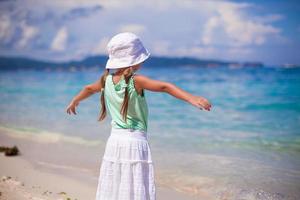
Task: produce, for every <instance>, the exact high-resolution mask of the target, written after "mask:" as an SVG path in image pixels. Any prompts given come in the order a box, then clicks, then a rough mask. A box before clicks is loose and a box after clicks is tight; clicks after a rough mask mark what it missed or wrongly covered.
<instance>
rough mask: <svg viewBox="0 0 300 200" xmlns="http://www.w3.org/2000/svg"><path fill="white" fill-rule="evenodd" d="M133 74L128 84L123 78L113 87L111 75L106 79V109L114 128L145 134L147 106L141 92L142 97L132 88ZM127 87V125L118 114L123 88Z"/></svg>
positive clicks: (122, 98)
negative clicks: (138, 131)
mask: <svg viewBox="0 0 300 200" xmlns="http://www.w3.org/2000/svg"><path fill="white" fill-rule="evenodd" d="M134 75H135V74H133V75H132V76H131V77H130V79H129V82H128V84H126V82H125V79H124V76H122V77H121V79H120V81H119V82H118V83H117V84H116V85H115V84H114V83H113V80H112V77H113V76H112V74H109V75H108V76H107V77H106V81H105V88H104V97H105V104H106V108H107V110H108V111H109V113H110V116H111V117H112V121H111V125H112V127H115V128H123V129H139V130H143V131H145V132H147V125H148V106H147V102H146V98H145V93H144V90H143V93H142V95H140V94H138V93H137V91H136V89H135V87H134V78H133V76H134ZM126 86H127V87H128V96H129V102H128V111H127V123H125V121H124V120H123V117H122V114H121V113H120V111H121V107H122V103H123V100H124V95H125V88H126Z"/></svg>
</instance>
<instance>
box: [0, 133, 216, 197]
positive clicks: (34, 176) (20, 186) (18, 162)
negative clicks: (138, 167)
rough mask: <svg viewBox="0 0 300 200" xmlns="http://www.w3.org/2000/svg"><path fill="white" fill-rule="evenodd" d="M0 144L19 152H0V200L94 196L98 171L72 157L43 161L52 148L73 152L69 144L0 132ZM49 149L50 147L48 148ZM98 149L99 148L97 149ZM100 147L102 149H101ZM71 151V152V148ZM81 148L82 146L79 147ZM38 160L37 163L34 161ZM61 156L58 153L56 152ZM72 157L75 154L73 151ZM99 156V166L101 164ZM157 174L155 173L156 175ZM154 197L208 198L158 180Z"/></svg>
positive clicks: (63, 152)
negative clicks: (11, 153)
mask: <svg viewBox="0 0 300 200" xmlns="http://www.w3.org/2000/svg"><path fill="white" fill-rule="evenodd" d="M0 145H1V146H10V147H11V146H13V145H16V146H17V147H18V148H19V150H20V152H21V154H20V155H18V156H12V157H9V156H5V155H4V153H1V155H0V163H1V165H0V176H1V181H0V192H1V196H0V199H1V200H21V199H22V200H23V199H24V200H27V199H28V200H29V199H35V200H42V199H44V200H48V199H49V200H54V199H55V200H65V199H68V198H69V199H72V200H74V199H77V200H93V199H95V194H96V187H97V179H98V174H97V173H96V174H95V173H94V172H92V170H89V169H88V168H87V165H85V164H80V163H79V164H78V166H74V165H72V166H70V163H71V162H72V159H66V160H65V162H63V161H61V160H55V159H54V157H55V156H53V158H50V159H45V160H53V162H54V161H55V162H56V163H55V164H53V163H52V164H50V163H48V162H44V161H43V159H42V157H43V155H44V156H49V153H50V152H52V153H53V154H56V155H57V153H58V152H59V151H60V154H68V155H72V156H74V155H75V154H74V152H75V151H74V149H73V150H72V148H71V146H68V145H60V146H55V145H58V144H51V145H49V144H46V143H37V142H34V141H33V140H28V139H24V138H22V139H21V138H18V137H12V135H9V134H7V133H5V131H1V132H0ZM50 149H51V150H50ZM98 150H99V149H98ZM102 150H103V149H102ZM71 151H73V154H71V153H70V152H71ZM82 151H83V152H84V148H83V149H82ZM33 157H34V158H35V160H37V159H38V160H40V161H39V162H38V163H36V162H33V160H34V159H32V158H33ZM57 157H61V156H57ZM74 157H77V156H76V155H75V156H74ZM100 162H101V161H100V160H99V163H98V166H95V167H97V168H98V167H100ZM157 176H158V175H157ZM157 199H158V200H165V199H166V200H169V199H172V200H196V199H198V200H199V199H200V200H201V199H207V200H208V199H210V198H208V197H207V196H205V195H204V194H203V197H200V196H198V197H193V196H192V195H188V194H184V193H182V192H178V191H175V190H173V189H171V188H168V187H166V186H165V185H162V184H160V183H159V181H157Z"/></svg>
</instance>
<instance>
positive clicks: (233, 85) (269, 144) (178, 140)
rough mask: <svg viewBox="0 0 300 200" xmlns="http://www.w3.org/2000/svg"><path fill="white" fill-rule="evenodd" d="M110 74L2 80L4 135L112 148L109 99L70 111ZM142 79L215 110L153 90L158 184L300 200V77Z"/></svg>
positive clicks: (272, 73)
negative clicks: (105, 110) (87, 88)
mask: <svg viewBox="0 0 300 200" xmlns="http://www.w3.org/2000/svg"><path fill="white" fill-rule="evenodd" d="M102 70H103V69H99V68H89V69H81V70H79V69H72V70H69V71H66V70H50V69H45V70H21V69H19V70H14V71H0V97H1V103H0V112H1V115H0V129H6V130H11V132H12V133H14V134H28V133H34V134H37V135H40V136H41V137H43V136H44V137H45V140H53V141H54V142H55V141H57V140H64V141H66V142H70V143H74V144H81V145H85V146H87V147H93V146H97V145H101V144H103V143H105V141H106V139H107V137H108V136H109V131H110V120H111V118H110V117H109V116H108V117H107V118H106V119H105V120H104V121H102V122H98V121H97V119H98V116H99V114H100V93H97V94H95V95H93V96H91V97H90V98H88V99H85V100H83V101H82V102H80V104H79V107H78V110H77V112H78V114H77V115H72V116H70V115H68V114H67V113H66V111H65V109H66V107H67V105H68V104H69V102H70V100H71V99H72V98H73V96H74V95H76V94H77V93H78V92H79V91H80V90H81V89H82V88H83V86H84V85H86V84H89V83H92V82H94V81H96V80H97V79H98V78H100V76H101V74H102ZM137 73H140V74H144V75H147V76H149V77H150V78H153V79H157V80H161V81H168V82H171V83H173V84H175V85H176V86H178V87H180V88H182V89H184V90H186V91H187V92H190V93H192V94H194V95H199V96H204V97H206V98H207V99H208V100H210V102H211V103H212V106H213V107H212V110H211V111H210V112H207V111H203V110H199V109H197V108H196V107H194V106H192V105H190V104H188V103H186V102H184V101H181V100H179V99H176V98H175V97H173V96H171V95H169V94H167V93H157V92H152V91H145V96H146V99H147V102H148V106H149V124H148V133H147V134H148V136H149V142H150V146H151V149H152V150H153V160H154V162H155V163H156V167H157V169H160V172H162V173H161V176H159V180H158V181H159V182H161V183H165V184H168V185H173V186H174V187H176V188H177V189H178V190H181V191H183V192H193V193H197V192H199V191H202V190H204V191H209V192H211V193H213V194H215V196H216V197H217V199H224V196H225V195H231V197H232V198H231V199H247V200H248V199H300V68H279V67H273V66H270V67H268V66H267V67H246V68H230V67H225V66H224V67H211V68H205V67H194V66H184V67H175V68H174V67H172V66H166V67H165V68H161V67H160V68H157V67H153V68H151V67H145V66H143V67H142V68H141V70H140V71H138V72H137ZM99 158H101V156H99ZM99 158H97V159H99ZM94 159H95V158H94Z"/></svg>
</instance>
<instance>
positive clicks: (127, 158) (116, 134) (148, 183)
mask: <svg viewBox="0 0 300 200" xmlns="http://www.w3.org/2000/svg"><path fill="white" fill-rule="evenodd" d="M96 200H156V191H155V180H154V166H153V162H152V158H151V150H150V146H149V143H148V138H147V133H146V132H144V131H142V130H133V129H117V128H114V127H112V129H111V134H110V136H109V138H108V140H107V143H106V147H105V151H104V155H103V158H102V163H101V167H100V175H99V179H98V187H97V193H96Z"/></svg>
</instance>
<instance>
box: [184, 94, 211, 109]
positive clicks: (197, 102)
mask: <svg viewBox="0 0 300 200" xmlns="http://www.w3.org/2000/svg"><path fill="white" fill-rule="evenodd" d="M189 102H190V103H191V104H192V105H194V106H196V107H198V108H200V109H201V110H203V108H204V109H205V110H207V111H210V109H211V104H210V103H209V101H208V100H207V99H205V98H204V97H200V96H193V97H192V98H191V99H190V100H189Z"/></svg>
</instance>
